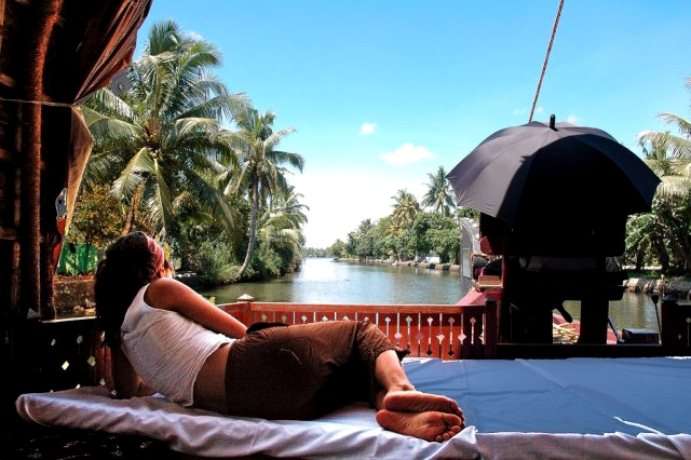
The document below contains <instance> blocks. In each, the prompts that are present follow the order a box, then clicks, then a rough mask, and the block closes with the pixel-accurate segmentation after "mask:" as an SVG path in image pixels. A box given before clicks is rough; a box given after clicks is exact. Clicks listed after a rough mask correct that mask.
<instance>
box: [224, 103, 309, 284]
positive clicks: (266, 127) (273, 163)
mask: <svg viewBox="0 0 691 460" xmlns="http://www.w3.org/2000/svg"><path fill="white" fill-rule="evenodd" d="M274 119H275V115H274V114H273V113H271V112H266V113H264V114H260V113H259V112H258V111H257V110H256V109H253V108H250V107H248V108H246V109H245V110H243V111H241V112H239V113H237V114H236V118H235V123H236V124H237V126H238V128H239V129H238V131H235V132H233V133H232V135H231V145H232V147H233V149H234V151H235V152H237V154H238V156H239V172H238V173H237V175H235V176H233V175H231V174H228V175H227V176H228V185H227V186H226V189H225V193H226V194H227V195H230V194H237V193H245V192H246V193H247V194H248V197H249V201H250V223H249V229H248V232H249V242H248V244H247V252H246V254H245V260H244V262H243V263H242V266H241V267H240V270H239V272H238V276H241V275H242V274H243V273H244V272H245V270H246V269H247V267H248V266H249V264H250V261H251V260H252V254H253V251H254V247H255V244H256V241H257V217H258V215H259V211H260V208H262V207H264V206H265V205H266V203H267V201H270V200H271V198H272V196H274V195H277V194H278V193H279V192H281V191H285V190H287V188H288V184H287V182H286V174H287V173H288V170H287V168H286V166H290V167H293V168H295V169H297V170H298V171H300V172H302V169H303V166H304V159H303V158H302V156H300V155H299V154H297V153H290V152H285V151H283V150H277V149H276V147H277V146H278V144H279V143H280V142H281V140H282V139H283V138H284V137H286V136H287V135H289V134H290V133H292V132H294V130H293V129H282V130H279V131H275V132H274V131H273V128H272V125H273V122H274Z"/></svg>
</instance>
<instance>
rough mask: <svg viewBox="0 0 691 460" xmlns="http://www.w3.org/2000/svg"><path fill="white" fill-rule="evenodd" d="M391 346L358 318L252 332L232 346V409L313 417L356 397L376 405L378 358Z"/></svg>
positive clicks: (229, 388) (228, 369)
mask: <svg viewBox="0 0 691 460" xmlns="http://www.w3.org/2000/svg"><path fill="white" fill-rule="evenodd" d="M387 350H396V347H395V346H394V345H393V344H392V343H391V342H390V341H389V340H388V338H387V337H386V336H385V335H384V333H383V332H382V331H381V330H379V328H378V327H377V326H375V325H373V324H366V323H359V322H355V321H330V322H319V323H309V324H300V325H291V326H277V327H268V328H265V329H260V330H255V331H252V332H249V333H248V334H247V335H246V336H245V337H243V338H242V339H239V340H236V341H235V342H234V343H233V345H232V346H231V347H230V354H229V357H228V364H227V367H226V380H225V381H226V401H227V406H228V413H229V414H232V415H241V416H248V417H262V418H268V419H298V420H307V419H312V418H315V417H319V416H320V415H323V414H325V413H327V412H330V411H332V410H334V409H336V408H338V407H342V406H344V405H346V404H349V403H351V402H355V401H365V402H369V403H370V404H373V403H374V400H375V396H376V393H377V391H378V390H379V389H380V387H379V386H378V384H377V382H376V379H375V377H374V363H375V360H376V359H377V357H378V356H379V354H381V353H382V352H384V351H387ZM397 352H398V353H399V358H402V356H403V355H404V353H403V352H399V351H397Z"/></svg>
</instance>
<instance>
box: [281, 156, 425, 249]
mask: <svg viewBox="0 0 691 460" xmlns="http://www.w3.org/2000/svg"><path fill="white" fill-rule="evenodd" d="M424 176H425V174H424V173H423V172H410V173H401V171H400V170H391V171H367V170H362V169H357V170H339V171H334V170H330V169H321V170H315V169H310V170H305V173H304V174H301V175H296V176H295V177H293V178H292V180H291V184H293V185H295V189H296V190H297V191H298V192H299V193H302V194H303V195H304V199H303V200H302V201H303V202H304V204H306V205H307V206H309V207H310V209H309V211H308V212H307V217H308V221H307V224H305V226H304V234H305V239H306V245H307V246H311V247H327V246H330V245H331V244H333V243H334V242H335V241H336V239H338V238H340V239H341V240H345V238H347V236H348V232H351V231H353V230H355V229H357V226H358V225H359V224H360V222H361V221H363V220H364V219H372V220H373V221H375V220H378V219H381V218H382V217H385V216H387V215H389V214H391V211H392V209H393V208H392V207H391V206H392V204H393V200H392V199H391V197H392V196H393V195H395V194H396V191H397V190H399V189H407V190H408V191H409V192H410V193H412V194H413V195H415V197H416V198H417V199H418V200H419V199H421V198H422V196H423V195H424V193H425V191H426V188H427V186H426V184H425V177H424Z"/></svg>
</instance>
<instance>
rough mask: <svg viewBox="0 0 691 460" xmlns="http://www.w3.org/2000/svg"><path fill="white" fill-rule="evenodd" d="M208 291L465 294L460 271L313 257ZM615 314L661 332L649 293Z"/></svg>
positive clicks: (350, 296) (287, 295)
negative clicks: (288, 269)
mask: <svg viewBox="0 0 691 460" xmlns="http://www.w3.org/2000/svg"><path fill="white" fill-rule="evenodd" d="M203 294H204V295H205V296H207V297H215V301H216V302H217V303H224V302H233V301H234V300H236V299H237V298H238V297H240V296H241V295H242V294H249V295H251V296H252V297H254V298H255V299H256V300H260V301H266V302H270V301H284V302H300V303H319V302H323V303H344V304H347V303H368V304H377V303H380V304H389V303H396V304H400V303H426V304H430V303H436V304H454V303H456V302H457V301H458V300H459V299H460V298H461V297H463V295H464V294H465V292H463V290H462V288H461V283H460V279H459V275H458V273H450V272H439V271H436V270H427V269H416V268H410V267H390V266H381V265H359V264H353V263H348V262H335V261H333V260H331V259H328V258H310V257H308V258H306V259H305V260H304V262H303V264H302V270H301V271H300V272H298V273H293V274H290V275H286V276H284V277H282V278H280V279H277V280H272V281H267V282H257V283H238V284H231V285H228V286H223V287H219V288H215V289H212V290H209V291H206V292H203ZM565 307H566V309H567V310H568V311H569V312H570V313H571V314H572V315H573V316H574V318H578V317H579V310H580V305H579V303H578V302H571V301H568V302H566V303H565ZM610 318H611V319H612V321H613V323H614V325H615V327H616V328H617V329H618V330H621V328H624V327H637V328H648V329H652V330H655V331H657V330H658V327H657V319H656V315H655V307H654V305H653V303H652V301H651V300H650V298H649V297H648V296H646V295H641V294H634V293H629V292H627V293H624V298H623V299H622V300H621V301H618V302H611V303H610Z"/></svg>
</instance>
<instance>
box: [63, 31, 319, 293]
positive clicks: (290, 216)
mask: <svg viewBox="0 0 691 460" xmlns="http://www.w3.org/2000/svg"><path fill="white" fill-rule="evenodd" d="M220 60H221V56H220V53H219V52H218V50H217V49H216V48H215V47H214V46H213V45H211V44H210V43H208V42H206V41H203V40H198V39H196V38H193V37H191V36H188V35H186V34H184V33H183V32H182V31H180V30H179V28H178V26H177V25H176V24H175V23H173V22H164V23H160V24H157V25H155V26H154V27H153V28H152V29H151V31H150V33H149V36H148V42H147V46H146V49H145V52H144V54H143V56H142V57H141V58H140V59H138V60H137V61H136V62H134V63H133V64H132V66H131V67H130V68H129V69H128V71H127V73H126V75H125V76H124V77H123V78H121V79H119V80H118V81H117V82H116V84H115V85H113V87H112V88H108V89H103V90H101V91H98V92H97V93H96V94H94V95H93V96H92V97H91V98H90V99H89V100H88V101H87V102H86V103H85V105H83V106H82V107H81V110H82V113H83V115H84V117H85V119H86V121H87V123H88V125H89V128H90V129H91V132H92V134H93V136H94V140H95V144H94V151H93V154H92V158H91V160H90V162H89V165H88V166H87V171H86V174H85V180H84V184H83V187H82V191H81V195H80V198H79V201H78V203H79V205H78V208H77V210H76V214H75V218H74V221H73V226H72V228H71V230H70V234H69V235H68V239H69V240H71V241H76V242H88V243H92V244H94V245H96V246H98V247H101V248H102V247H103V246H105V245H106V244H107V243H108V242H109V241H111V240H112V239H113V238H115V237H117V236H118V235H121V234H127V233H128V232H130V231H132V230H144V231H146V232H148V233H150V234H153V235H156V236H157V237H158V239H159V240H161V241H163V242H164V243H165V245H166V247H167V249H168V251H169V252H171V253H172V255H173V257H174V260H176V261H177V265H178V267H179V269H182V270H191V271H196V272H198V273H199V274H200V276H201V277H202V279H203V281H205V282H206V283H209V284H215V283H225V282H231V281H234V280H237V279H239V278H244V279H252V278H258V277H271V276H278V275H281V274H283V273H286V272H289V271H292V270H295V269H297V268H298V267H299V265H300V261H301V257H302V255H301V247H302V245H303V243H304V241H303V240H304V238H303V236H302V231H301V229H302V225H303V224H304V223H305V222H306V220H307V218H306V216H305V210H306V207H305V206H304V205H303V204H301V203H300V200H301V199H302V196H301V195H300V194H299V193H296V192H295V190H294V189H293V188H292V187H291V186H290V184H289V183H288V180H287V178H286V176H287V172H288V171H289V170H290V169H293V170H296V171H302V168H303V166H304V161H303V159H302V157H301V156H300V155H298V154H296V153H291V152H286V151H283V150H280V149H279V143H280V141H281V140H282V139H283V138H284V137H285V136H287V135H289V134H290V133H291V132H292V131H293V130H292V129H281V130H276V129H274V122H275V119H276V116H275V115H274V114H273V113H270V112H267V113H260V112H259V111H258V110H256V109H255V108H253V107H252V105H251V103H250V101H249V99H248V98H247V97H245V96H244V95H241V94H232V93H230V92H229V91H228V89H227V88H226V86H225V85H224V84H223V82H221V81H220V80H218V79H217V78H216V77H215V76H214V75H213V73H212V71H213V69H214V68H216V67H217V66H218V65H219V64H220ZM229 126H233V128H232V129H231V128H229ZM99 226H102V228H98V227H99Z"/></svg>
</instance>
